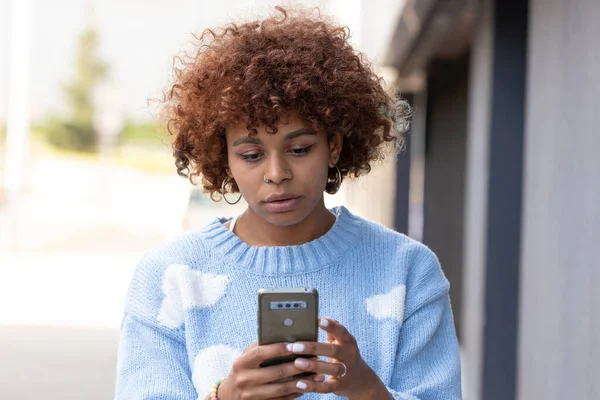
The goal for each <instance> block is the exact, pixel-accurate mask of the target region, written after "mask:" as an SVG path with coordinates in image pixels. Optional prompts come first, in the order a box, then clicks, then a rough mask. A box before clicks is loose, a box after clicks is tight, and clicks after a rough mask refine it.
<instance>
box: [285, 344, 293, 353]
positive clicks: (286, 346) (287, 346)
mask: <svg viewBox="0 0 600 400" xmlns="http://www.w3.org/2000/svg"><path fill="white" fill-rule="evenodd" d="M293 347H294V346H292V344H291V343H288V344H286V345H285V349H286V350H287V351H290V352H292V351H294V348H293Z"/></svg>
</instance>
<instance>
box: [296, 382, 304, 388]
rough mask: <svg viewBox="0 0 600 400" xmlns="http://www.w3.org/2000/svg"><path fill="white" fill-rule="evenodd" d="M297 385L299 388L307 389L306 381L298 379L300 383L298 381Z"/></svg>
mask: <svg viewBox="0 0 600 400" xmlns="http://www.w3.org/2000/svg"><path fill="white" fill-rule="evenodd" d="M296 387H297V388H298V389H302V390H304V389H306V383H304V382H302V381H298V383H296Z"/></svg>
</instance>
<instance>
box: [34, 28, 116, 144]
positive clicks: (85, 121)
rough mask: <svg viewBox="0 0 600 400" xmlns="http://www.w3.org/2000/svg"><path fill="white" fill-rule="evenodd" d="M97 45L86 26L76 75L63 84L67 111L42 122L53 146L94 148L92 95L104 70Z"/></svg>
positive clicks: (96, 135) (94, 131) (94, 33)
mask: <svg viewBox="0 0 600 400" xmlns="http://www.w3.org/2000/svg"><path fill="white" fill-rule="evenodd" d="M98 44H99V40H98V34H97V32H96V30H94V29H91V28H90V29H86V30H85V31H84V32H82V33H81V35H80V36H79V41H78V45H77V59H76V68H75V75H74V77H73V80H72V81H70V82H68V83H66V84H64V85H63V92H64V96H65V100H66V101H67V104H68V108H69V114H68V116H67V117H66V118H65V119H60V118H57V117H53V118H50V119H49V120H48V122H47V123H46V124H45V125H46V126H45V133H46V139H47V140H48V142H50V143H51V144H53V145H54V146H57V147H61V148H68V149H73V150H79V151H95V150H96V149H97V144H98V134H97V132H96V129H95V128H94V103H93V94H94V89H95V87H96V86H97V85H98V83H100V81H101V80H102V79H103V78H104V77H105V76H106V73H107V65H106V64H105V63H104V62H103V61H101V60H100V59H99V57H98V55H97V52H98Z"/></svg>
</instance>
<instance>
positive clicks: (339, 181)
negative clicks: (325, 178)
mask: <svg viewBox="0 0 600 400" xmlns="http://www.w3.org/2000/svg"><path fill="white" fill-rule="evenodd" d="M334 168H335V173H336V179H335V181H334V182H335V186H334V188H335V190H332V191H328V192H327V193H329V194H336V193H337V192H338V191H339V190H340V187H341V186H342V180H343V178H342V171H340V168H339V167H338V166H337V165H335V166H334Z"/></svg>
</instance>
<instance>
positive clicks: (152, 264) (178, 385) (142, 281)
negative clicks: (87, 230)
mask: <svg viewBox="0 0 600 400" xmlns="http://www.w3.org/2000/svg"><path fill="white" fill-rule="evenodd" d="M161 265H164V264H163V263H161V262H160V260H157V259H156V258H154V259H153V258H148V257H147V258H145V259H143V260H142V261H140V263H139V264H138V266H137V268H136V270H135V272H134V275H133V279H132V281H131V284H130V286H129V290H128V293H127V300H126V304H125V313H124V317H123V321H122V324H121V333H120V341H119V351H118V360H117V379H116V389H115V400H196V399H198V398H199V397H198V394H197V393H196V389H195V387H194V385H193V383H192V379H191V371H190V366H189V361H188V354H187V349H186V344H185V332H184V327H183V325H182V326H180V327H173V326H170V327H168V326H164V324H161V323H160V322H159V319H158V314H159V310H160V307H161V304H162V299H163V293H162V286H161V285H162V280H163V275H164V267H162V268H161Z"/></svg>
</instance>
